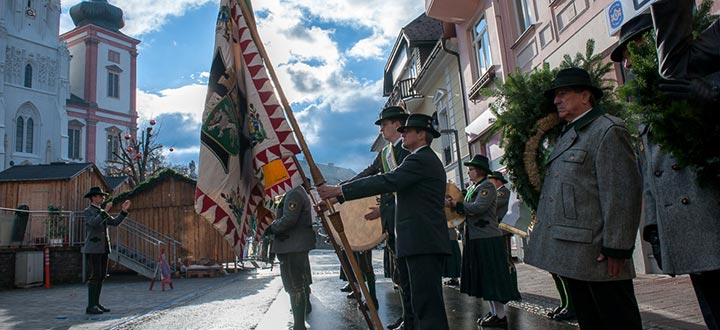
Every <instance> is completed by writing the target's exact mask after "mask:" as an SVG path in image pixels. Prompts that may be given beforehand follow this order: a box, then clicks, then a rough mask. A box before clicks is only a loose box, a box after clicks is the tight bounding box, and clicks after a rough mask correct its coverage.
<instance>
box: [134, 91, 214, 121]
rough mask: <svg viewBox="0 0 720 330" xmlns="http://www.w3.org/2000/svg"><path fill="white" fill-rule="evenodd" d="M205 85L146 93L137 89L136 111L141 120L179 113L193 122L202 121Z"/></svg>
mask: <svg viewBox="0 0 720 330" xmlns="http://www.w3.org/2000/svg"><path fill="white" fill-rule="evenodd" d="M206 92H207V86H205V85H197V84H193V85H187V86H182V87H178V88H172V89H165V90H161V91H159V92H158V93H148V92H145V91H142V90H139V89H138V92H137V109H138V115H140V117H141V118H142V119H145V120H147V119H150V118H153V117H157V116H159V115H161V114H169V113H180V114H182V115H184V116H189V117H190V118H192V120H193V122H196V123H199V122H201V121H202V113H203V110H204V109H205V94H206Z"/></svg>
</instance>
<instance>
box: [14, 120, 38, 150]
mask: <svg viewBox="0 0 720 330" xmlns="http://www.w3.org/2000/svg"><path fill="white" fill-rule="evenodd" d="M34 137H35V121H34V120H33V119H32V117H28V116H25V115H21V116H18V117H17V120H16V123H15V151H16V152H26V153H32V152H33V149H34V145H33V141H34Z"/></svg>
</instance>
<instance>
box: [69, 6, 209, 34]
mask: <svg viewBox="0 0 720 330" xmlns="http://www.w3.org/2000/svg"><path fill="white" fill-rule="evenodd" d="M80 1H81V0H63V3H62V8H63V12H64V13H67V12H68V10H69V9H70V7H72V6H74V5H75V4H77V3H78V2H80ZM109 2H110V3H111V4H112V5H114V6H116V7H120V9H122V10H123V12H124V15H125V27H124V28H123V29H122V32H123V33H125V34H127V35H129V36H132V37H138V36H141V35H143V34H146V33H148V32H152V31H157V30H160V29H161V28H162V26H163V25H164V24H165V23H166V22H167V21H168V19H169V18H170V17H172V16H176V17H179V16H183V15H184V14H185V12H187V11H188V10H192V9H193V8H197V7H200V6H202V5H204V4H206V3H215V2H217V1H215V0H152V1H148V0H114V1H113V0H110V1H109ZM73 27H74V25H73V24H72V20H71V19H70V16H69V15H63V17H62V19H61V22H60V33H64V32H66V31H69V30H71V29H72V28H73Z"/></svg>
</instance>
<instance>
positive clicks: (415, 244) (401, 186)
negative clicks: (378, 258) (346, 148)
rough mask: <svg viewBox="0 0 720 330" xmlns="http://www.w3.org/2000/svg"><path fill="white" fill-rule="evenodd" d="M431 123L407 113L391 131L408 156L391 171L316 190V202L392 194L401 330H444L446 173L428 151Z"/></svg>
mask: <svg viewBox="0 0 720 330" xmlns="http://www.w3.org/2000/svg"><path fill="white" fill-rule="evenodd" d="M436 125H437V118H436V117H435V118H433V117H431V116H428V115H424V114H411V115H410V116H409V117H408V119H407V121H406V122H405V125H403V126H400V127H398V129H397V130H398V131H399V132H400V133H401V134H402V138H403V141H402V146H403V148H405V149H407V150H408V151H410V154H409V155H408V156H407V157H405V159H404V160H403V162H402V163H401V164H400V165H399V166H398V167H397V168H395V170H393V171H389V172H385V173H383V174H381V175H374V176H370V177H367V178H363V179H359V180H356V181H353V182H349V183H346V184H343V185H341V186H329V185H323V186H319V187H317V190H318V193H319V194H320V198H322V199H328V198H332V197H341V198H344V199H347V200H353V199H360V198H363V197H368V196H373V195H376V194H379V193H389V192H397V204H396V212H395V215H396V217H395V232H396V234H397V237H396V239H397V240H396V246H395V252H397V253H396V255H397V258H398V269H399V270H402V269H406V271H405V274H403V271H400V272H399V273H400V277H401V282H400V283H401V285H403V286H405V285H407V287H408V289H409V291H406V293H407V292H410V300H411V304H412V309H413V312H414V313H413V316H412V318H411V317H409V315H408V309H407V308H405V309H404V311H403V312H404V320H403V322H404V325H402V328H403V329H411V328H412V329H418V330H424V329H428V330H429V329H432V330H446V329H449V326H448V320H447V314H446V313H445V302H444V298H443V290H442V267H443V261H444V259H445V256H446V255H449V254H450V246H449V245H448V244H447V240H448V239H447V224H446V221H445V219H444V218H445V212H444V209H443V200H444V196H445V190H446V186H445V180H446V173H445V168H444V166H443V164H442V162H441V161H440V159H439V158H438V157H437V155H436V154H435V152H434V151H432V149H430V143H432V140H433V139H434V138H437V137H440V132H438V131H437V129H436V127H437V126H436ZM404 281H407V282H404ZM403 298H404V296H403ZM403 305H404V306H406V307H409V306H408V305H407V304H405V303H404V304H403Z"/></svg>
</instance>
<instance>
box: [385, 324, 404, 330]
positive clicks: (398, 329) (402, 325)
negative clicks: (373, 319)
mask: <svg viewBox="0 0 720 330" xmlns="http://www.w3.org/2000/svg"><path fill="white" fill-rule="evenodd" d="M388 329H390V330H405V322H400V324H398V326H397V327H395V328H390V327H388Z"/></svg>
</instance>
